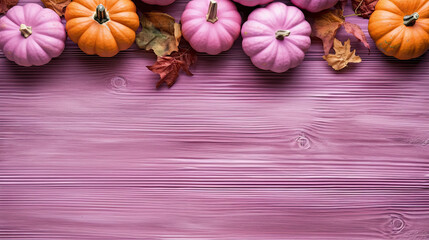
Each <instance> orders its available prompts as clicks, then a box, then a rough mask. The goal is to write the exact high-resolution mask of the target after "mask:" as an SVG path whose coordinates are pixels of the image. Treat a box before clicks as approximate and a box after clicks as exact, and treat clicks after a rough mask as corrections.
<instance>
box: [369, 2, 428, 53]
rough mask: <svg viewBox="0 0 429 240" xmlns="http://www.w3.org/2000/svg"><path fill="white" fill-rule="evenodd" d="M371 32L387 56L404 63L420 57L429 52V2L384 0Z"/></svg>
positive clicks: (370, 25) (375, 16) (374, 17)
mask: <svg viewBox="0 0 429 240" xmlns="http://www.w3.org/2000/svg"><path fill="white" fill-rule="evenodd" d="M368 30H369V34H370V35H371V38H372V39H373V40H374V42H375V43H376V45H377V47H378V49H380V51H382V52H383V53H384V54H386V55H387V56H393V57H396V58H398V59H401V60H408V59H412V58H416V57H420V56H421V55H423V54H424V53H425V52H426V51H427V50H428V49H429V1H428V0H380V1H379V2H378V3H377V5H376V7H375V11H374V13H373V14H372V15H371V18H370V19H369V25H368Z"/></svg>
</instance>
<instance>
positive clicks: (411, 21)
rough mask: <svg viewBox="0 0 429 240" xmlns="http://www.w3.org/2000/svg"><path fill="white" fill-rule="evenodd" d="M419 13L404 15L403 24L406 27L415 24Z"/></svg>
mask: <svg viewBox="0 0 429 240" xmlns="http://www.w3.org/2000/svg"><path fill="white" fill-rule="evenodd" d="M419 17H420V15H419V14H418V13H416V12H415V13H413V14H411V15H407V16H405V17H404V24H405V26H407V27H411V26H414V24H416V21H417V20H418V19H419Z"/></svg>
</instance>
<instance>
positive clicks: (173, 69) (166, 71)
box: [147, 48, 197, 88]
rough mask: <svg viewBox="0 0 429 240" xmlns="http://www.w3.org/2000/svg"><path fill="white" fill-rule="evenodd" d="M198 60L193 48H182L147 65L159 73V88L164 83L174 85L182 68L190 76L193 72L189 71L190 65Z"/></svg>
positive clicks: (157, 85)
mask: <svg viewBox="0 0 429 240" xmlns="http://www.w3.org/2000/svg"><path fill="white" fill-rule="evenodd" d="M196 60H197V55H196V53H195V51H194V50H193V49H190V48H180V49H179V51H178V52H173V53H172V54H171V55H170V56H165V57H158V59H157V61H156V62H155V64H153V65H152V66H147V68H148V69H149V70H151V71H152V72H154V73H157V74H159V76H160V80H159V81H158V83H157V84H156V87H157V88H159V87H161V86H162V84H163V83H166V84H167V85H168V87H169V88H170V87H171V86H173V85H174V83H175V82H176V80H177V78H178V77H179V72H180V70H183V71H184V72H185V73H186V74H187V75H188V76H192V75H193V74H192V73H191V72H190V71H189V67H190V66H191V65H193V64H194V63H195V62H196Z"/></svg>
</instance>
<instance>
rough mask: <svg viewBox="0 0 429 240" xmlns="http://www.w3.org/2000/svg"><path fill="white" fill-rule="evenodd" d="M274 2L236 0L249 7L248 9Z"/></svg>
mask: <svg viewBox="0 0 429 240" xmlns="http://www.w3.org/2000/svg"><path fill="white" fill-rule="evenodd" d="M272 1H274V0H234V2H238V3H240V4H241V5H244V6H248V7H254V6H256V5H261V4H267V3H270V2H272Z"/></svg>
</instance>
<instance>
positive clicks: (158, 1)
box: [142, 0, 176, 6]
mask: <svg viewBox="0 0 429 240" xmlns="http://www.w3.org/2000/svg"><path fill="white" fill-rule="evenodd" d="M142 1H143V2H145V3H147V4H152V5H161V6H165V5H169V4H172V3H173V2H174V1H176V0H142Z"/></svg>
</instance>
